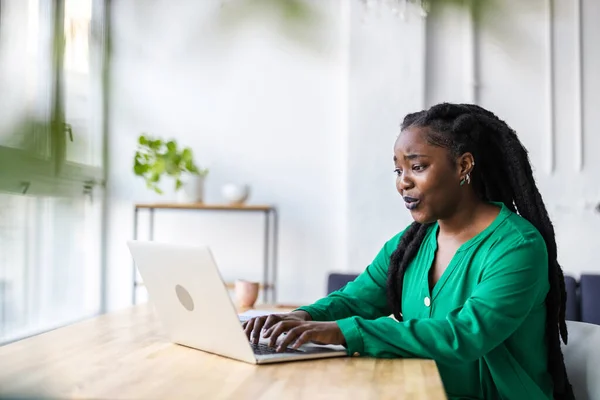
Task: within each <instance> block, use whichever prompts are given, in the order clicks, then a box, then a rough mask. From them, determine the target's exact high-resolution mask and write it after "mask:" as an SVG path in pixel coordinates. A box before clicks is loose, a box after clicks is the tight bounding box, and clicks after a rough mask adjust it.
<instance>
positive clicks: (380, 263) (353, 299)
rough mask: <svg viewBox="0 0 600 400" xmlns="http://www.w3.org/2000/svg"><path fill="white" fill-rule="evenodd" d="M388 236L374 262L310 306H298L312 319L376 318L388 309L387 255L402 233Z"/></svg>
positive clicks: (387, 313) (388, 256)
mask: <svg viewBox="0 0 600 400" xmlns="http://www.w3.org/2000/svg"><path fill="white" fill-rule="evenodd" d="M402 234H403V232H400V233H399V234H397V235H396V236H394V237H393V238H392V239H390V240H389V241H388V242H387V243H386V244H385V245H384V246H383V248H382V249H381V250H380V251H379V254H377V257H375V259H374V260H373V262H372V263H371V264H370V265H369V266H368V267H367V268H366V269H365V270H364V271H363V272H362V273H361V274H360V275H359V276H358V277H357V278H356V279H355V280H354V281H352V282H349V283H348V284H347V285H346V286H344V287H343V288H341V289H340V290H338V291H335V292H333V293H330V294H329V295H328V296H327V297H325V298H322V299H320V300H318V301H316V302H315V303H313V304H311V305H310V306H305V307H300V308H299V309H298V310H302V311H306V312H307V313H308V314H310V316H311V318H312V320H313V321H336V320H340V319H344V318H348V317H352V316H359V317H361V318H364V319H367V320H368V319H375V318H379V317H382V316H384V315H389V314H390V313H391V311H390V309H389V307H388V305H387V296H386V282H387V271H388V267H389V263H390V257H391V255H392V253H393V252H394V250H396V247H398V242H399V241H400V238H401V237H402Z"/></svg>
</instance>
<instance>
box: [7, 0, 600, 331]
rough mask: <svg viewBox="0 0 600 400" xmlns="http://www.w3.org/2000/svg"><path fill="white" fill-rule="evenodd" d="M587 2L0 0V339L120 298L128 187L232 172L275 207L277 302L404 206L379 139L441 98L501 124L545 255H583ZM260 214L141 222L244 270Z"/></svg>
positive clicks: (299, 297)
mask: <svg viewBox="0 0 600 400" xmlns="http://www.w3.org/2000/svg"><path fill="white" fill-rule="evenodd" d="M598 17H600V2H597V1H595V0H573V1H562V0H528V1H519V0H502V1H500V0H497V1H492V0H487V1H486V0H471V1H469V0H464V1H462V0H437V1H436V0H430V1H409V0H202V1H197V0H177V1H167V0H123V1H116V0H112V1H111V0H0V343H6V342H10V341H13V340H16V339H19V338H22V337H25V336H28V335H32V334H35V333H38V332H41V331H45V330H48V329H52V328H55V327H58V326H61V325H64V324H68V323H71V322H74V321H78V320H81V319H84V318H87V317H89V316H93V315H97V314H99V313H105V312H107V311H112V310H117V309H121V308H124V307H127V306H129V305H131V303H132V294H133V293H132V291H133V290H134V287H133V279H132V278H133V277H132V271H133V264H132V260H131V256H130V254H129V251H128V249H127V246H126V241H127V240H129V239H131V238H132V237H133V235H134V206H135V204H140V203H156V202H160V203H171V204H188V203H189V202H190V201H193V202H196V201H198V200H202V201H203V202H204V204H220V205H226V204H230V203H231V202H232V197H231V196H232V194H231V193H232V190H233V189H239V188H244V190H246V191H247V193H249V195H248V197H247V199H246V200H245V203H244V204H245V205H272V206H274V207H276V208H277V210H278V214H279V231H278V238H279V241H278V242H279V251H278V254H277V260H278V277H277V282H276V284H277V288H278V290H277V292H278V296H277V301H278V302H280V303H285V304H303V303H308V302H311V301H313V300H315V299H317V298H319V297H321V296H323V295H325V294H326V285H327V279H328V276H329V274H331V273H333V272H342V273H359V272H360V271H362V270H363V269H364V268H365V267H366V266H367V265H368V264H369V262H370V261H371V260H372V259H373V258H374V257H375V255H376V254H377V252H378V251H379V249H380V248H381V246H382V245H383V244H384V242H385V241H387V240H388V239H389V238H391V237H392V236H393V235H394V234H396V233H397V232H399V231H400V230H402V229H404V227H406V225H408V224H409V223H410V222H411V218H410V215H409V213H408V212H407V211H406V209H405V208H404V206H403V204H402V202H401V201H400V198H399V196H398V194H397V192H396V190H395V185H394V182H395V175H394V173H393V163H392V146H393V143H394V140H395V138H396V136H397V135H398V133H399V124H400V122H401V120H402V119H403V117H404V115H405V114H407V113H409V112H413V111H416V110H420V109H422V108H425V107H429V106H431V105H433V104H436V103H438V102H442V101H449V102H469V103H476V104H480V105H482V106H484V107H486V108H488V109H490V110H491V111H493V112H495V113H496V114H498V115H499V116H500V117H501V118H503V119H505V120H506V121H507V122H508V123H509V124H510V125H511V126H512V127H513V128H514V129H515V130H516V131H517V133H518V134H519V136H520V138H521V140H522V141H523V142H524V144H525V145H526V147H527V148H528V149H529V151H530V156H531V162H532V164H533V166H534V169H535V175H536V179H537V182H538V185H539V187H540V190H541V192H542V195H543V196H544V200H545V201H546V204H547V206H548V208H549V210H550V213H551V217H552V219H553V221H554V224H555V229H556V234H557V241H558V245H559V261H560V262H561V264H562V266H563V269H564V270H565V271H566V272H567V273H569V274H570V275H573V276H579V275H580V274H582V273H594V272H596V273H598V272H600V264H598V262H597V255H596V252H595V249H596V248H595V246H597V245H598V239H597V238H598V237H600V224H599V222H600V214H599V213H598V209H599V206H598V204H599V203H600V183H599V182H600V180H598V174H599V172H600V157H598V156H597V153H598V151H600V137H599V136H598V135H597V134H596V132H598V131H599V130H600V116H599V115H598V113H597V112H596V110H597V109H598V107H600V75H598V73H597V71H599V70H600V47H599V46H597V43H596V42H595V40H594V38H595V37H598V35H600V27H598V25H596V23H595V22H596V21H597V19H598ZM196 178H202V179H200V183H198V181H194V182H196V183H195V184H196V185H198V184H200V185H201V187H202V190H201V192H202V196H201V198H199V197H198V194H197V193H198V191H197V190H196V195H195V197H194V196H193V195H190V194H189V193H188V195H187V197H186V196H182V193H185V189H186V188H190V187H192V183H191V182H192V181H193V179H196ZM178 182H179V183H178ZM232 188H233V189H232ZM156 189H158V190H156ZM176 189H179V190H176ZM159 192H161V193H159ZM233 192H234V194H235V190H233ZM190 196H192V197H190ZM234 197H235V196H234ZM262 218H263V216H262V215H261V214H252V213H227V212H218V213H212V212H192V211H190V212H182V211H181V210H161V212H160V213H158V212H157V213H156V215H155V218H154V223H153V229H154V237H153V239H154V240H159V241H163V242H172V243H186V244H208V245H210V246H211V249H212V251H213V254H214V256H215V259H216V261H217V263H218V265H219V269H220V270H221V273H222V275H223V277H224V279H225V280H227V281H233V280H235V279H246V280H250V281H259V280H261V279H262V265H263V259H262V256H263V253H262V252H263V240H264V234H263V229H264V226H263V225H264V223H263V219H262ZM138 222H139V227H138V233H139V238H140V239H146V238H148V236H147V232H148V231H149V228H150V227H149V225H148V224H149V218H148V213H147V212H144V210H141V211H140V212H139V221H138ZM165 267H166V269H168V266H165ZM138 278H139V277H138ZM135 290H136V291H137V293H136V297H137V299H138V301H142V302H143V301H145V299H146V293H145V289H144V287H143V286H140V287H138V288H137V289H135Z"/></svg>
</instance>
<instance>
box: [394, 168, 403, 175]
mask: <svg viewBox="0 0 600 400" xmlns="http://www.w3.org/2000/svg"><path fill="white" fill-rule="evenodd" d="M394 173H395V174H396V175H398V176H400V175H402V170H401V169H400V168H396V169H395V170H394Z"/></svg>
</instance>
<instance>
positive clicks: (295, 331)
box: [277, 325, 310, 352]
mask: <svg viewBox="0 0 600 400" xmlns="http://www.w3.org/2000/svg"><path fill="white" fill-rule="evenodd" d="M308 329H310V327H309V326H306V325H304V326H302V325H300V326H297V327H295V328H292V329H290V330H289V331H288V333H287V335H285V338H284V339H283V340H282V341H281V343H279V346H277V351H278V352H282V351H285V349H287V348H288V346H289V345H290V344H292V342H294V341H295V340H296V339H298V338H299V336H301V335H304V333H306V332H305V331H307V330H308Z"/></svg>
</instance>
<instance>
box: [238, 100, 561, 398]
mask: <svg viewBox="0 0 600 400" xmlns="http://www.w3.org/2000/svg"><path fill="white" fill-rule="evenodd" d="M394 163H395V172H396V174H397V181H396V186H397V189H398V192H399V193H400V195H401V196H402V198H403V199H404V203H405V205H406V208H408V209H409V210H410V213H411V215H412V217H413V219H414V222H413V223H412V224H411V225H410V226H409V227H407V228H406V229H405V230H404V231H402V232H401V233H399V234H398V235H396V236H395V237H393V238H392V239H391V240H389V241H388V242H387V243H386V244H385V245H384V246H383V248H382V250H381V251H380V253H379V254H378V255H377V257H376V258H375V260H374V261H373V262H372V263H371V264H370V265H369V266H368V267H367V268H366V270H365V271H364V272H363V273H362V274H361V275H360V276H359V277H358V278H357V279H356V280H354V281H353V282H351V283H349V284H348V285H346V286H345V287H344V288H342V289H341V290H339V291H337V292H334V293H331V294H330V295H329V296H327V297H325V298H323V299H321V300H318V301H317V302H315V303H314V304H312V305H310V306H307V307H301V308H300V309H298V310H296V311H294V312H292V313H289V314H280V315H272V316H269V317H268V318H266V317H259V318H255V319H253V320H250V321H248V322H247V323H246V325H245V330H246V333H247V335H248V337H249V339H251V340H254V341H257V340H258V337H259V335H260V334H261V333H262V334H263V336H264V337H267V338H269V337H270V341H271V345H275V344H276V343H277V342H278V341H277V339H278V338H280V336H281V335H282V333H287V335H286V336H285V337H284V338H283V340H281V341H280V345H279V346H278V350H279V351H282V350H283V349H285V348H286V347H287V346H289V345H290V346H291V347H292V348H297V347H299V346H300V345H302V344H303V343H306V342H308V341H313V342H316V343H326V344H342V345H344V346H346V348H347V349H348V353H349V354H352V355H362V356H372V357H386V358H391V357H419V358H430V359H434V360H436V362H437V365H438V368H439V371H440V374H441V377H442V380H443V383H444V386H445V389H446V391H447V393H448V395H449V397H451V398H476V399H496V398H503V399H522V398H527V399H532V400H533V399H550V398H557V399H563V398H571V397H572V390H571V386H570V384H569V381H568V378H567V374H566V369H565V365H564V361H563V356H562V352H561V344H560V339H561V337H562V340H563V341H564V342H565V343H566V341H567V329H566V323H565V299H566V294H565V289H564V279H563V273H562V270H561V268H560V266H559V264H558V262H557V259H556V257H557V255H556V241H555V238H554V230H553V227H552V223H551V221H550V219H549V217H548V213H547V211H546V207H545V205H544V202H543V201H542V197H541V196H540V193H539V191H538V189H537V187H536V184H535V182H534V178H533V175H532V171H531V166H530V164H529V159H528V155H527V151H526V150H525V148H524V147H523V145H522V144H521V142H520V141H519V139H518V138H517V135H516V134H515V132H514V131H513V130H512V129H511V128H510V127H509V126H508V125H507V124H506V123H505V122H503V121H502V120H500V119H499V118H497V117H496V116H495V115H494V114H492V113H491V112H489V111H487V110H485V109H483V108H481V107H478V106H475V105H464V104H461V105H457V104H439V105H436V106H434V107H432V108H431V109H429V110H426V111H421V112H417V113H414V114H409V115H408V116H406V118H405V119H404V122H403V124H402V130H401V134H400V135H399V137H398V139H397V140H396V143H395V145H394ZM517 213H518V214H517ZM390 314H391V315H393V317H394V318H391V317H390Z"/></svg>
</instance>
